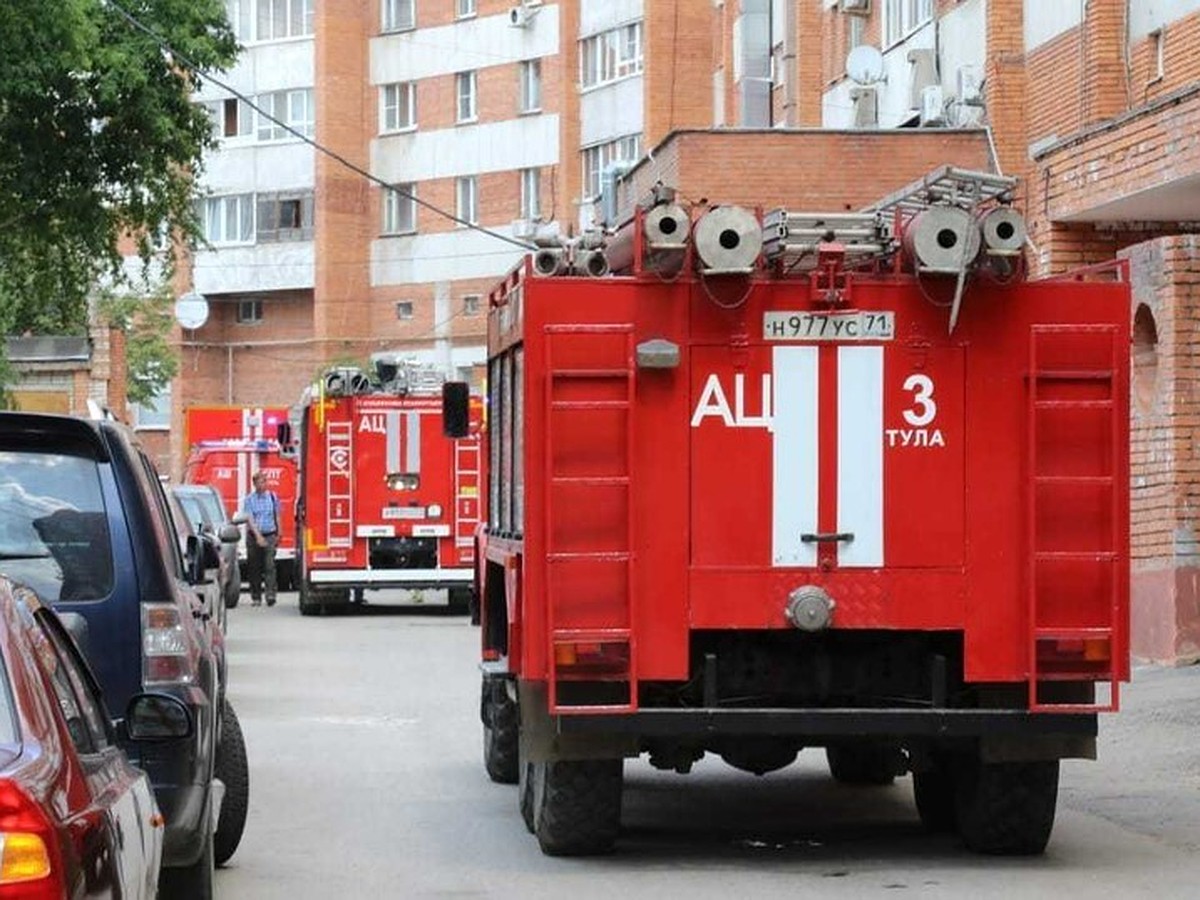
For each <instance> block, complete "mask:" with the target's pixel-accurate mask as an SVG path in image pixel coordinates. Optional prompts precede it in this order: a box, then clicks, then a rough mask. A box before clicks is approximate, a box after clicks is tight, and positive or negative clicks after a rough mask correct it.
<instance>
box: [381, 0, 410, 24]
mask: <svg viewBox="0 0 1200 900" xmlns="http://www.w3.org/2000/svg"><path fill="white" fill-rule="evenodd" d="M416 5H417V3H416V0H383V30H384V31H408V30H410V29H412V28H416V27H417V10H416Z"/></svg>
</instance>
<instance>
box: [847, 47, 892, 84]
mask: <svg viewBox="0 0 1200 900" xmlns="http://www.w3.org/2000/svg"><path fill="white" fill-rule="evenodd" d="M846 74H847V75H849V76H850V77H851V78H852V79H854V81H856V82H857V83H858V84H862V85H870V84H875V83H876V82H879V81H883V54H882V53H880V52H879V50H878V48H876V47H872V46H871V45H870V44H859V45H858V46H857V47H855V48H854V49H853V50H851V51H850V54H849V55H848V56H847V57H846Z"/></svg>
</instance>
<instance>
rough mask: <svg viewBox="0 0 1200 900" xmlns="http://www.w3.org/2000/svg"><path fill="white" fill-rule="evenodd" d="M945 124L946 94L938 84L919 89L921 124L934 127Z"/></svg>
mask: <svg viewBox="0 0 1200 900" xmlns="http://www.w3.org/2000/svg"><path fill="white" fill-rule="evenodd" d="M945 124H946V96H945V92H944V91H943V90H942V86H941V85H940V84H931V85H929V87H927V88H925V90H923V91H921V126H922V127H925V128H935V127H937V126H939V125H945Z"/></svg>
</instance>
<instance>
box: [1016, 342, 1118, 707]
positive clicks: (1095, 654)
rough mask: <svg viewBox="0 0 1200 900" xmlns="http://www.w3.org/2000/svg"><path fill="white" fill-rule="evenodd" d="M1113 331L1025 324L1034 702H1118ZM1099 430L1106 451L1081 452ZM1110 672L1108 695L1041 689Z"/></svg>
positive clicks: (1102, 679)
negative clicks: (1076, 696) (1071, 697)
mask: <svg viewBox="0 0 1200 900" xmlns="http://www.w3.org/2000/svg"><path fill="white" fill-rule="evenodd" d="M1117 339H1118V330H1117V329H1116V328H1115V327H1114V326H1111V325H1034V326H1033V329H1032V332H1031V334H1030V347H1029V385H1028V403H1029V409H1028V413H1027V415H1028V435H1029V447H1028V451H1027V452H1028V455H1029V473H1030V477H1029V484H1028V491H1029V495H1028V496H1027V498H1026V509H1027V511H1028V516H1029V519H1028V534H1029V542H1030V543H1029V549H1028V554H1027V558H1028V560H1029V575H1028V581H1029V608H1028V614H1029V628H1030V633H1029V654H1030V658H1029V708H1030V710H1033V711H1042V712H1097V711H1100V712H1111V711H1114V710H1116V708H1117V706H1118V701H1119V686H1120V675H1121V673H1120V671H1119V668H1118V665H1117V656H1118V651H1119V650H1120V647H1121V646H1122V644H1123V639H1122V634H1121V631H1120V629H1121V627H1122V626H1121V623H1120V618H1119V611H1120V609H1121V602H1120V591H1121V582H1122V579H1125V580H1128V574H1127V573H1125V572H1123V569H1122V566H1121V554H1120V553H1119V552H1118V551H1119V548H1120V545H1121V520H1122V509H1123V499H1122V496H1121V494H1122V491H1125V490H1127V489H1128V488H1127V484H1128V477H1127V476H1125V475H1124V473H1123V472H1122V471H1121V468H1120V466H1119V465H1118V460H1120V459H1122V450H1121V447H1120V444H1121V442H1122V441H1123V439H1124V431H1123V430H1122V428H1121V422H1120V421H1119V417H1121V416H1122V415H1124V414H1125V413H1124V411H1123V409H1122V407H1121V406H1120V405H1119V404H1118V402H1117V398H1118V396H1119V395H1120V392H1121V390H1122V385H1120V384H1119V383H1118V378H1117V373H1118V371H1119V368H1118V365H1117V354H1119V353H1121V352H1128V351H1127V350H1124V349H1123V348H1121V347H1120V346H1118V340H1117ZM1081 433H1083V434H1088V435H1096V436H1097V437H1100V436H1104V437H1105V438H1106V439H1107V442H1108V443H1109V445H1110V446H1109V447H1108V450H1107V452H1105V453H1100V454H1087V453H1080V452H1078V435H1079V434H1081ZM1071 681H1073V682H1093V683H1096V682H1099V683H1105V682H1107V684H1108V688H1109V696H1108V698H1107V702H1096V700H1095V698H1093V701H1092V702H1091V703H1079V702H1059V701H1055V700H1046V699H1043V697H1042V693H1044V692H1045V691H1046V690H1047V688H1049V687H1050V686H1051V683H1053V682H1071Z"/></svg>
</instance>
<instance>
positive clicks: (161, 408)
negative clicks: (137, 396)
mask: <svg viewBox="0 0 1200 900" xmlns="http://www.w3.org/2000/svg"><path fill="white" fill-rule="evenodd" d="M133 422H134V425H133V427H134V430H135V431H170V429H171V382H169V381H168V382H167V383H166V384H164V385H163V386H162V387H161V388H159V389H158V393H156V394H155V395H154V397H153V398H152V399H151V400H150V401H149V402H147V403H135V404H133Z"/></svg>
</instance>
